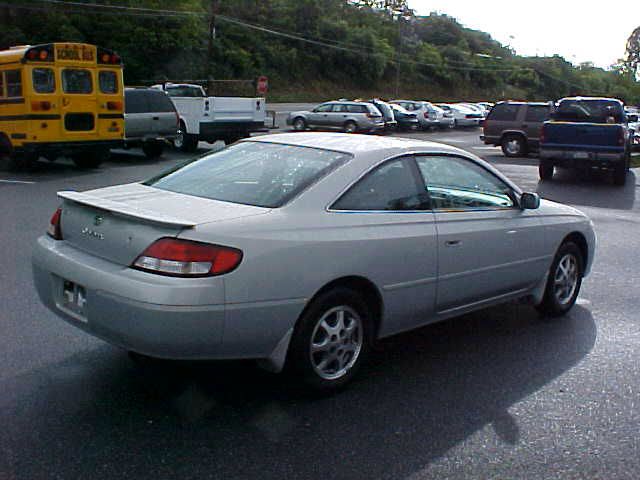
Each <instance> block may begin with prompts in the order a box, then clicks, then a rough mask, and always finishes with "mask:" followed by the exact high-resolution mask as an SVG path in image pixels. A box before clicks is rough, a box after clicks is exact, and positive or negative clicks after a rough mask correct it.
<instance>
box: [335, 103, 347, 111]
mask: <svg viewBox="0 0 640 480" xmlns="http://www.w3.org/2000/svg"><path fill="white" fill-rule="evenodd" d="M333 111H334V112H338V113H343V112H346V111H347V106H346V105H345V104H344V103H335V104H334V105H333Z"/></svg>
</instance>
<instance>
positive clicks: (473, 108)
mask: <svg viewBox="0 0 640 480" xmlns="http://www.w3.org/2000/svg"><path fill="white" fill-rule="evenodd" d="M456 105H460V106H462V107H465V108H468V109H469V110H471V111H474V112H476V113H479V114H480V115H482V118H485V117H486V116H487V110H485V108H484V107H482V106H480V105H478V104H476V103H468V102H460V103H457V104H456Z"/></svg>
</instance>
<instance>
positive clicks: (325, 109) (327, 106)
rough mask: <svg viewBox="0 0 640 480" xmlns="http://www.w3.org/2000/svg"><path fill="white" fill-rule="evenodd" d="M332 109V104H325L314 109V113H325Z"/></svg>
mask: <svg viewBox="0 0 640 480" xmlns="http://www.w3.org/2000/svg"><path fill="white" fill-rule="evenodd" d="M332 108H333V104H332V103H325V104H324V105H318V106H317V107H316V108H315V110H314V112H319V113H326V112H330V111H331V109H332Z"/></svg>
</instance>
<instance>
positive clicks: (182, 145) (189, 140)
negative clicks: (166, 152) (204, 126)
mask: <svg viewBox="0 0 640 480" xmlns="http://www.w3.org/2000/svg"><path fill="white" fill-rule="evenodd" d="M198 140H199V139H198V135H192V134H190V133H187V126H186V125H185V124H184V122H182V121H181V122H180V133H178V135H177V136H176V138H175V139H174V140H173V146H174V147H176V148H177V149H178V150H181V151H183V152H195V151H196V150H197V149H198Z"/></svg>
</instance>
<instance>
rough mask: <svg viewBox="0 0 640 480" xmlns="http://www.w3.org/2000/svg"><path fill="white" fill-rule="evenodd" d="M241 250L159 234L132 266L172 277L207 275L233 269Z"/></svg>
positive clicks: (240, 258) (237, 263) (238, 259)
mask: <svg viewBox="0 0 640 480" xmlns="http://www.w3.org/2000/svg"><path fill="white" fill-rule="evenodd" d="M241 261H242V252H241V251H240V250H238V249H235V248H231V247H222V246H220V245H211V244H209V243H201V242H193V241H191V240H180V239H177V238H161V239H159V240H156V241H155V242H154V243H152V244H151V245H150V246H149V247H148V248H147V249H146V250H145V251H144V252H142V254H141V255H140V256H139V257H138V258H136V260H135V262H133V265H132V267H133V268H136V269H138V270H144V271H145V272H151V273H157V274H159V275H168V276H172V277H210V276H213V275H222V274H225V273H229V272H231V271H233V270H234V269H235V268H236V267H237V266H238V265H240V262H241Z"/></svg>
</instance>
